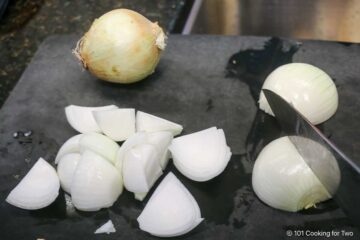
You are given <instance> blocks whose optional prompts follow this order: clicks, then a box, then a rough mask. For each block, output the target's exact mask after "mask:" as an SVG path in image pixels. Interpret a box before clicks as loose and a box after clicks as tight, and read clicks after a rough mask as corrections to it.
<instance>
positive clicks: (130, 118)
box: [93, 108, 135, 142]
mask: <svg viewBox="0 0 360 240" xmlns="http://www.w3.org/2000/svg"><path fill="white" fill-rule="evenodd" d="M93 115H94V118H95V120H96V123H97V124H98V126H99V127H100V129H101V131H102V132H103V133H104V134H105V135H106V136H108V137H109V138H111V139H112V140H114V141H117V142H120V141H124V140H126V139H127V138H128V137H130V136H131V135H133V134H134V133H135V109H133V108H128V109H126V108H123V109H112V110H102V111H93Z"/></svg>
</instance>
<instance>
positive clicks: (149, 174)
mask: <svg viewBox="0 0 360 240" xmlns="http://www.w3.org/2000/svg"><path fill="white" fill-rule="evenodd" d="M158 158H159V157H158V153H157V151H156V149H155V147H154V146H153V145H150V144H140V145H137V146H136V147H133V148H132V149H131V150H129V151H128V152H127V154H126V155H125V158H124V162H123V178H124V185H125V188H126V189H127V190H129V191H131V192H134V193H142V195H141V196H143V195H144V194H145V193H146V192H148V191H149V190H150V188H151V187H152V185H153V184H154V183H155V181H156V180H157V179H158V178H159V177H160V175H161V174H162V170H161V167H160V164H159V161H158ZM145 195H146V194H145ZM139 196H140V195H137V197H138V198H140V199H141V197H139Z"/></svg>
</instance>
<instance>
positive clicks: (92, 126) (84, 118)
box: [65, 105, 118, 133]
mask: <svg viewBox="0 0 360 240" xmlns="http://www.w3.org/2000/svg"><path fill="white" fill-rule="evenodd" d="M117 108H118V107H117V106H115V105H109V106H103V107H82V106H76V105H69V106H67V107H66V108H65V114H66V118H67V120H68V122H69V124H70V126H71V127H72V128H74V129H75V130H76V131H78V132H80V133H89V132H101V129H100V127H99V126H98V125H97V123H96V121H95V119H94V116H93V115H92V112H93V111H100V110H111V109H117Z"/></svg>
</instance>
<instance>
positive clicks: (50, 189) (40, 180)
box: [6, 158, 60, 210]
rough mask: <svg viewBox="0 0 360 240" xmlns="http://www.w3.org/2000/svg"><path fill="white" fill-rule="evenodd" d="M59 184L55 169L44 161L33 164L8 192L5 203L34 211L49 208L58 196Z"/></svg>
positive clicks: (40, 160) (40, 159)
mask: <svg viewBox="0 0 360 240" xmlns="http://www.w3.org/2000/svg"><path fill="white" fill-rule="evenodd" d="M59 188H60V182H59V178H58V175H57V174H56V171H55V169H54V168H53V167H52V166H51V165H50V164H49V163H48V162H47V161H45V160H44V159H42V158H39V160H38V161H37V162H36V163H35V164H34V166H33V167H32V168H31V169H30V171H29V172H28V173H27V174H26V176H25V177H24V178H23V179H22V180H21V181H20V183H18V185H17V186H16V187H15V188H14V189H13V190H12V191H11V192H10V194H9V196H8V197H7V198H6V201H7V202H8V203H10V204H11V205H14V206H16V207H19V208H22V209H27V210H35V209H40V208H44V207H47V206H49V205H50V204H51V203H52V202H54V201H55V199H56V198H57V196H58V195H59Z"/></svg>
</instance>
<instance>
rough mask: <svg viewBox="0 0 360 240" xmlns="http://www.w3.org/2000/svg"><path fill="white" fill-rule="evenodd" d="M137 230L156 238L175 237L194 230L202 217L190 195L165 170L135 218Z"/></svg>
mask: <svg viewBox="0 0 360 240" xmlns="http://www.w3.org/2000/svg"><path fill="white" fill-rule="evenodd" d="M137 221H138V222H139V226H140V229H141V230H143V231H146V232H148V233H150V234H151V235H154V236H158V237H175V236H180V235H183V234H185V233H187V232H189V231H191V230H192V229H194V228H195V227H196V226H197V225H199V223H200V222H201V221H203V218H201V213H200V208H199V205H198V204H197V202H196V200H195V199H194V197H193V196H192V195H191V193H190V192H189V191H188V190H187V189H186V187H185V186H184V185H183V184H182V183H181V182H180V181H179V180H178V179H177V178H176V177H175V175H174V174H173V173H171V172H170V173H169V174H168V175H167V176H166V177H165V178H164V179H163V180H162V182H161V183H160V185H159V186H158V187H157V189H156V190H155V192H154V193H153V195H152V196H151V198H150V199H149V201H148V203H147V204H146V206H145V208H144V210H143V211H142V213H141V214H140V216H139V217H138V218H137Z"/></svg>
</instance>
